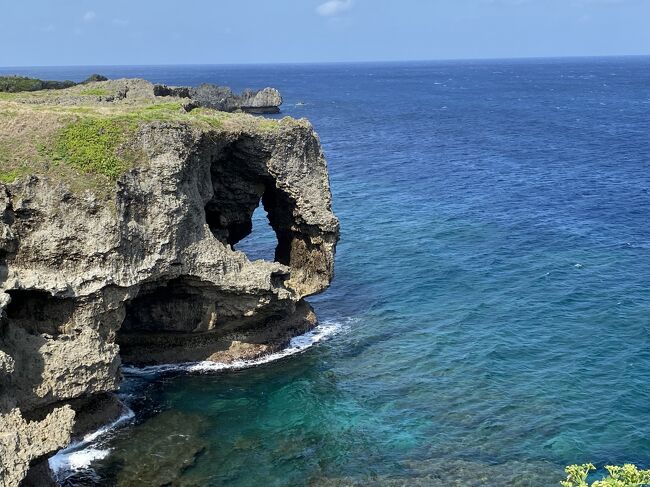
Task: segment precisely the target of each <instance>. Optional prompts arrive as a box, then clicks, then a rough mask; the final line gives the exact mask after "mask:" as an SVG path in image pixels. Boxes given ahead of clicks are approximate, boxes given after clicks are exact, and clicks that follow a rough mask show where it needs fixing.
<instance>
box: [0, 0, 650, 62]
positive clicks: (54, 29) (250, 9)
mask: <svg viewBox="0 0 650 487" xmlns="http://www.w3.org/2000/svg"><path fill="white" fill-rule="evenodd" d="M1 1H2V3H3V4H2V5H1V10H0V66H34V65H37V66H40V65H88V64H93V65H101V64H179V63H181V64H220V63H276V62H330V61H378V60H413V59H457V58H508V57H546V56H593V55H618V54H650V0H185V1H178V0H175V1H173V2H172V1H167V0H156V1H149V0H110V1H106V0H102V1H101V2H100V1H92V0H60V1H54V0H47V1H46V0H31V1H29V2H27V1H25V2H19V1H9V0H1Z"/></svg>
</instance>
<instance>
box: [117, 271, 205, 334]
mask: <svg viewBox="0 0 650 487" xmlns="http://www.w3.org/2000/svg"><path fill="white" fill-rule="evenodd" d="M214 302H215V300H214V299H213V298H212V299H211V296H210V292H209V290H206V289H204V288H202V286H201V281H199V280H198V279H194V278H191V277H176V278H173V279H169V280H166V281H154V282H151V283H147V284H144V285H143V286H142V287H141V288H140V290H139V292H138V294H137V296H136V297H135V298H133V299H132V300H130V301H128V302H127V303H126V309H125V317H124V321H123V322H122V326H121V328H120V333H147V332H155V333H169V332H172V333H173V332H186V333H187V332H197V331H206V330H209V329H211V328H212V327H214V324H215V321H216V310H215V304H214Z"/></svg>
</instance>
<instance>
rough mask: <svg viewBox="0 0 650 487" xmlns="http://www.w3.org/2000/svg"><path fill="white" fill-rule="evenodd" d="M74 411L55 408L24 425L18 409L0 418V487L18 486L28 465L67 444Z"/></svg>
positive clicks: (5, 413)
mask: <svg viewBox="0 0 650 487" xmlns="http://www.w3.org/2000/svg"><path fill="white" fill-rule="evenodd" d="M73 420H74V411H73V410H72V408H71V407H70V406H63V407H60V408H55V409H53V410H52V412H51V413H50V414H48V415H47V416H46V417H45V418H43V419H42V420H40V421H39V420H33V421H27V420H25V419H24V417H23V416H22V414H21V412H20V410H19V409H12V410H11V411H7V412H4V413H3V414H0V486H2V487H12V486H15V485H18V484H19V483H20V481H21V480H22V479H23V477H24V476H25V475H26V474H27V470H28V468H29V466H30V463H31V462H33V461H34V460H37V459H39V458H42V457H43V455H46V454H49V453H50V452H52V451H55V450H58V449H59V448H62V447H64V446H65V445H66V444H67V443H68V442H69V441H70V433H71V432H72V427H73Z"/></svg>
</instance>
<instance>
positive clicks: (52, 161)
mask: <svg viewBox="0 0 650 487" xmlns="http://www.w3.org/2000/svg"><path fill="white" fill-rule="evenodd" d="M156 101H157V100H155V101H152V100H144V101H143V103H142V104H137V105H133V104H130V105H126V104H125V105H121V104H117V103H115V104H112V103H109V104H99V103H98V104H88V105H81V106H79V105H72V106H67V105H43V104H29V103H20V102H17V101H15V100H3V99H2V98H0V182H4V183H11V182H13V181H15V180H16V179H17V178H20V177H22V176H25V175H29V174H37V175H42V176H46V177H48V178H50V179H52V180H54V181H59V182H62V183H65V184H66V185H67V186H68V187H70V189H72V190H73V191H75V192H83V191H85V190H91V191H92V192H94V193H95V194H97V195H98V196H106V197H108V196H110V195H111V194H112V193H113V191H114V184H115V181H116V180H117V179H118V178H119V177H120V176H121V175H122V174H124V173H125V172H126V171H128V170H129V169H131V168H133V167H135V166H138V165H143V164H147V162H148V158H147V156H146V154H145V151H144V150H143V148H142V145H141V144H140V143H139V140H138V134H139V132H140V129H141V128H142V127H143V126H145V125H147V124H150V123H153V122H170V123H183V124H188V125H190V126H193V127H196V128H197V129H199V130H203V131H216V132H258V133H266V132H272V131H275V130H278V129H279V127H280V124H282V123H304V122H302V121H299V120H288V119H287V120H284V121H282V122H279V121H276V120H269V119H264V118H260V117H252V116H250V115H245V114H229V113H224V112H218V111H215V110H210V109H204V108H196V109H194V110H192V111H190V112H187V111H185V110H184V108H183V105H182V104H181V103H180V102H162V103H157V102H156Z"/></svg>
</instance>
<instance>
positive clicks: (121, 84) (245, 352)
mask: <svg viewBox="0 0 650 487" xmlns="http://www.w3.org/2000/svg"><path fill="white" fill-rule="evenodd" d="M93 85H94V84H91V85H90V86H91V87H93ZM97 85H98V86H97V87H94V88H93V90H90V91H91V92H92V94H90V95H86V94H84V93H83V92H82V89H81V88H73V89H71V90H62V91H61V92H57V94H56V95H51V94H48V95H43V96H40V97H39V96H33V97H32V96H30V97H26V98H9V99H6V100H5V101H1V100H0V162H2V167H1V169H2V172H0V176H1V178H0V179H3V180H5V181H7V183H0V309H1V310H2V315H1V318H0V458H2V460H1V462H0V463H2V465H0V467H1V468H2V471H0V478H1V479H2V480H1V481H0V485H7V486H9V485H17V484H18V483H19V482H20V479H22V478H23V477H24V475H25V474H26V472H27V471H28V469H29V467H30V465H31V466H34V465H37V464H38V463H39V461H42V459H43V458H44V457H45V456H46V455H48V454H50V453H51V452H52V451H54V450H56V449H58V448H60V447H62V446H64V445H65V444H67V443H68V442H69V441H70V438H71V436H74V435H75V434H76V433H79V432H80V431H81V429H83V428H82V426H81V423H87V422H88V419H87V418H85V419H83V418H84V415H85V416H88V411H90V410H92V411H98V410H101V409H102V408H104V409H106V410H109V409H110V410H111V411H115V408H114V407H112V408H111V407H108V406H107V407H104V406H105V405H107V404H110V403H111V401H110V400H109V398H110V392H111V391H114V390H116V388H117V387H118V383H119V380H120V364H121V362H122V361H123V360H124V361H128V362H135V363H140V364H150V363H161V362H174V361H195V360H215V361H230V360H234V359H238V358H252V357H255V356H258V355H261V354H264V353H269V352H272V351H275V350H277V349H278V348H281V347H282V346H283V345H285V344H286V342H287V341H288V339H289V338H290V337H292V336H294V335H296V334H300V333H301V332H304V331H305V330H307V329H308V328H310V327H312V326H314V324H315V316H314V315H313V311H312V310H311V308H310V307H309V305H308V304H307V303H306V302H305V301H304V299H303V298H304V297H306V296H308V295H311V294H315V293H318V292H321V291H323V290H324V289H325V288H326V287H327V286H328V285H329V282H330V280H331V278H332V275H333V263H334V250H335V245H336V241H337V239H338V222H337V220H336V218H335V217H334V215H333V214H332V211H331V196H330V191H329V183H328V174H327V166H326V162H325V159H324V157H323V154H322V151H321V148H320V144H319V141H318V138H317V136H316V135H315V133H314V131H313V129H312V128H311V126H310V125H309V123H308V122H306V121H303V120H292V119H283V120H281V121H270V120H265V119H258V118H254V117H252V116H250V115H243V114H240V115H226V114H222V113H219V112H212V111H210V110H205V109H197V110H193V111H188V108H187V107H184V106H183V105H181V104H171V103H170V101H173V100H174V98H171V97H159V96H155V95H154V94H153V86H152V85H150V84H149V83H146V82H143V81H138V80H120V81H116V82H104V83H97ZM100 89H101V90H105V91H106V92H109V94H108V95H106V93H105V92H104V91H102V92H100V91H99V90H100ZM75 90H76V91H75ZM83 90H87V91H89V90H88V88H87V87H85V88H83ZM111 90H113V91H114V92H119V93H121V94H122V95H123V96H122V95H121V96H118V97H115V96H113V95H112V94H111V93H110V92H111ZM100 93H101V94H100ZM61 105H64V107H63V108H62V107H61ZM79 108H83V110H80V109H79ZM3 117H4V118H3ZM77 133H80V134H81V135H82V138H81V140H76V139H74V135H75V134H77ZM3 134H4V138H3ZM3 144H4V146H3ZM32 146H35V147H36V149H34V147H32ZM3 149H4V151H3ZM98 154H99V155H98ZM2 157H4V160H3V159H2ZM29 157H31V159H28V158H29ZM93 158H99V159H98V160H94V159H93ZM26 160H29V161H30V162H29V163H26V162H25V161H26ZM259 204H262V205H263V206H264V208H265V209H266V211H267V213H268V217H269V222H270V224H271V226H272V228H273V229H274V230H275V233H276V235H277V240H278V245H277V248H276V255H275V262H265V261H260V260H258V261H254V262H251V261H250V260H249V259H248V258H247V256H246V255H245V254H244V253H242V252H239V251H236V250H233V246H234V245H235V244H237V242H239V241H240V240H241V239H243V238H244V237H245V236H247V235H248V234H249V233H250V232H251V230H252V224H251V217H252V214H253V211H254V210H255V208H256V207H257V206H258V205H259ZM107 414H108V413H107ZM95 416H97V414H96V413H95ZM82 419H83V420H82ZM95 419H97V418H95ZM45 438H47V441H43V440H44V439H45ZM2 482H4V484H3V483H2Z"/></svg>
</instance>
